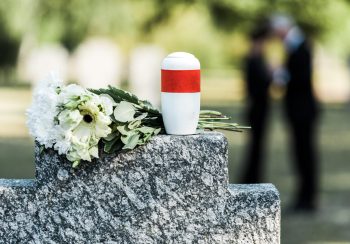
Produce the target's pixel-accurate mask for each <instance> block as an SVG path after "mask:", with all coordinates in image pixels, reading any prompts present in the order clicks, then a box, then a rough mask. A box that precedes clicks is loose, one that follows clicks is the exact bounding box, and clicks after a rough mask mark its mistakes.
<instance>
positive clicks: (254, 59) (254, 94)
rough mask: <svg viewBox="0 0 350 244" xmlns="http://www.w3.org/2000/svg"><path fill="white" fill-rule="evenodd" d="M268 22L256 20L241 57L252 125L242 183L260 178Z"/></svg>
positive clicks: (266, 105)
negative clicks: (257, 22)
mask: <svg viewBox="0 0 350 244" xmlns="http://www.w3.org/2000/svg"><path fill="white" fill-rule="evenodd" d="M269 31H270V30H269V25H268V23H264V22H262V23H260V24H258V26H257V27H256V28H255V29H254V30H253V31H252V32H251V34H250V40H251V47H250V50H249V53H248V55H247V57H246V58H245V60H244V75H245V81H246V90H247V95H248V108H247V112H246V116H247V120H248V121H247V122H248V124H249V125H250V126H251V127H252V129H251V133H250V135H249V142H248V150H247V154H246V158H245V162H244V163H245V164H244V167H245V168H244V174H243V179H242V181H243V183H259V182H261V181H262V178H263V177H262V173H263V171H262V168H263V160H264V145H265V143H264V139H265V134H266V119H267V115H268V111H269V95H268V90H269V85H270V83H271V80H272V77H271V71H270V69H269V67H268V64H267V62H266V61H265V57H264V44H265V41H266V39H267V38H268V35H269Z"/></svg>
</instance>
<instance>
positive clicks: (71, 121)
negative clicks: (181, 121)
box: [27, 76, 248, 168]
mask: <svg viewBox="0 0 350 244" xmlns="http://www.w3.org/2000/svg"><path fill="white" fill-rule="evenodd" d="M27 115H28V121H27V124H28V127H29V131H30V134H31V135H32V136H33V137H34V138H35V139H36V141H37V142H38V143H39V144H40V145H42V146H43V147H44V148H53V149H55V150H56V151H57V152H58V153H59V154H60V155H65V156H66V158H67V159H68V160H69V161H70V162H72V166H73V167H74V168H75V167H77V166H78V165H79V164H80V163H81V162H82V161H89V162H91V160H92V159H93V158H98V157H99V147H101V148H103V150H104V151H105V152H106V153H113V152H118V151H122V150H131V149H133V148H135V147H136V146H138V145H143V144H145V143H147V142H148V141H149V140H150V139H151V138H152V137H153V136H155V135H157V134H159V133H165V129H164V124H163V120H162V115H161V113H160V112H159V111H158V110H157V109H155V108H154V107H153V106H152V104H150V103H149V102H148V101H144V100H140V99H138V98H137V97H136V96H135V95H133V94H131V93H129V92H126V91H124V90H121V89H118V88H115V87H112V86H109V87H108V88H106V89H99V90H92V89H85V88H83V87H81V86H78V85H75V84H71V85H67V86H65V85H63V82H62V81H61V80H60V79H58V78H56V77H54V76H52V77H51V78H50V79H48V80H46V81H44V82H42V83H41V84H39V86H38V87H37V88H36V90H35V91H34V96H33V104H32V106H31V107H30V108H29V109H28V111H27ZM228 119H230V118H229V117H227V116H225V115H223V114H221V113H220V112H217V111H209V110H203V111H201V113H200V118H199V123H198V129H199V130H206V129H209V130H214V129H223V130H230V131H241V130H242V129H245V128H248V127H243V126H239V125H238V124H235V123H228V122H224V121H225V120H228Z"/></svg>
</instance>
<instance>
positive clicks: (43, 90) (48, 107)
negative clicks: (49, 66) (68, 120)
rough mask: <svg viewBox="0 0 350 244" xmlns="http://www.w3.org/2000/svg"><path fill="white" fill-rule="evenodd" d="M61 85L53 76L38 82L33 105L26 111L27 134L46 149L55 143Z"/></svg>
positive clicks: (60, 81)
mask: <svg viewBox="0 0 350 244" xmlns="http://www.w3.org/2000/svg"><path fill="white" fill-rule="evenodd" d="M62 85H63V82H62V80H60V79H59V78H58V77H57V76H55V75H53V74H51V75H50V76H49V77H48V78H47V79H45V80H43V81H41V82H39V84H38V86H37V87H36V88H35V89H34V93H33V103H32V105H31V107H30V108H29V109H28V110H27V117H28V120H27V125H28V128H29V132H30V134H31V135H32V136H33V137H35V139H36V140H37V141H38V142H39V143H40V144H41V145H44V146H45V147H46V148H49V147H52V146H53V144H54V143H55V141H56V136H57V130H56V128H55V116H56V115H57V113H58V108H57V104H58V92H59V91H60V89H61V88H62Z"/></svg>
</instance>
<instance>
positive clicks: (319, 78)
mask: <svg viewBox="0 0 350 244" xmlns="http://www.w3.org/2000/svg"><path fill="white" fill-rule="evenodd" d="M276 12H280V13H286V14H289V15H290V16H292V17H293V18H294V19H295V20H296V22H297V23H298V25H299V26H301V28H302V29H303V30H304V31H305V33H306V34H307V35H308V36H310V37H311V38H312V40H313V47H314V54H313V61H314V62H313V65H314V74H313V85H314V90H315V94H316V97H317V99H318V100H319V101H320V102H321V103H322V110H323V111H322V118H321V121H320V125H319V136H318V140H317V143H318V145H319V147H320V150H319V152H320V155H319V156H320V159H321V161H320V163H321V170H320V172H321V179H320V182H321V187H320V188H321V196H320V208H319V210H318V212H316V213H315V214H314V215H312V216H311V217H310V215H306V214H292V215H290V214H284V213H282V243H350V163H349V162H348V159H349V158H350V151H349V148H350V131H349V130H348V128H349V126H348V125H349V120H350V114H349V112H350V105H349V99H350V73H349V71H350V1H346V0H333V1H328V0H313V1H308V0H283V1H282V0H265V1H261V0H250V1H238V0H231V1H230V0H216V1H210V0H206V1H196V0H191V1H185V0H180V1H162V0H138V1H136V0H134V1H122V0H120V1H118V0H101V1H94V0H85V1H82V0H81V1H80V0H71V1H61V0H50V1H45V0H17V1H12V0H2V1H0V178H33V177H34V156H33V148H34V143H33V139H32V138H31V137H30V136H29V134H28V130H27V128H26V125H25V120H26V117H25V110H26V108H27V107H28V106H29V105H30V103H31V91H32V88H33V87H34V86H35V84H36V83H37V82H38V81H39V80H40V79H42V78H44V77H45V76H46V75H47V74H48V72H50V71H51V70H54V71H58V72H59V74H60V75H61V77H62V78H63V79H64V80H65V81H67V82H77V83H80V84H81V85H83V86H86V87H103V86H106V85H107V84H113V85H116V86H118V87H121V88H124V89H127V90H129V91H132V92H134V93H136V94H137V95H139V96H140V97H141V98H146V99H149V100H150V101H151V102H153V103H154V104H156V105H159V83H160V77H159V73H160V72H159V69H160V63H161V60H162V59H163V58H164V57H165V56H166V55H167V54H168V53H170V52H173V51H186V52H190V53H193V54H194V55H195V56H197V57H198V58H199V60H200V61H201V65H202V108H203V109H204V108H206V109H216V110H220V111H222V112H224V113H226V114H228V115H231V116H232V118H233V120H234V121H235V122H238V123H240V124H245V120H244V111H245V108H246V92H245V83H244V78H243V74H242V59H243V57H244V56H245V55H246V54H247V51H248V49H249V41H248V40H249V39H248V33H249V32H250V31H251V30H252V28H254V25H256V21H258V20H259V19H261V18H264V17H269V16H270V15H271V14H274V13H276ZM266 56H267V57H268V60H269V63H270V64H272V65H276V66H278V65H279V64H282V63H283V61H284V58H285V53H284V51H283V45H282V44H281V43H280V42H279V41H277V40H274V39H273V38H272V39H271V40H269V42H268V43H267V48H266ZM270 95H271V97H272V99H273V102H272V111H271V114H270V115H271V116H270V117H271V118H270V120H269V125H268V128H269V130H268V140H267V142H268V143H267V149H268V150H267V158H266V182H271V183H273V184H275V185H276V187H277V188H278V189H279V191H280V193H281V199H282V209H286V208H288V206H289V205H290V202H291V198H292V196H293V193H294V191H295V185H296V179H295V174H294V171H293V167H292V166H291V163H290V161H291V159H290V157H289V156H290V148H289V133H288V128H287V126H286V123H285V120H284V118H283V117H284V116H283V111H282V110H283V106H282V102H281V99H282V97H283V95H284V91H283V89H271V90H270ZM248 133H249V132H245V133H226V135H227V137H228V139H229V145H230V151H229V173H230V181H231V182H232V183H237V182H238V180H239V178H240V177H241V174H242V163H243V157H244V153H245V150H246V147H247V134H248Z"/></svg>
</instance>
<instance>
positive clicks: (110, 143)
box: [103, 137, 120, 153]
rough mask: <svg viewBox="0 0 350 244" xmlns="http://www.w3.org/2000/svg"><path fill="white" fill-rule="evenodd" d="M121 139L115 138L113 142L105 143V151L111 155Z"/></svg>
mask: <svg viewBox="0 0 350 244" xmlns="http://www.w3.org/2000/svg"><path fill="white" fill-rule="evenodd" d="M119 139H120V138H119V137H115V138H113V140H111V141H104V146H103V151H105V152H106V153H111V151H112V149H113V146H114V144H115V143H116V142H117V141H118V140H119Z"/></svg>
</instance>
